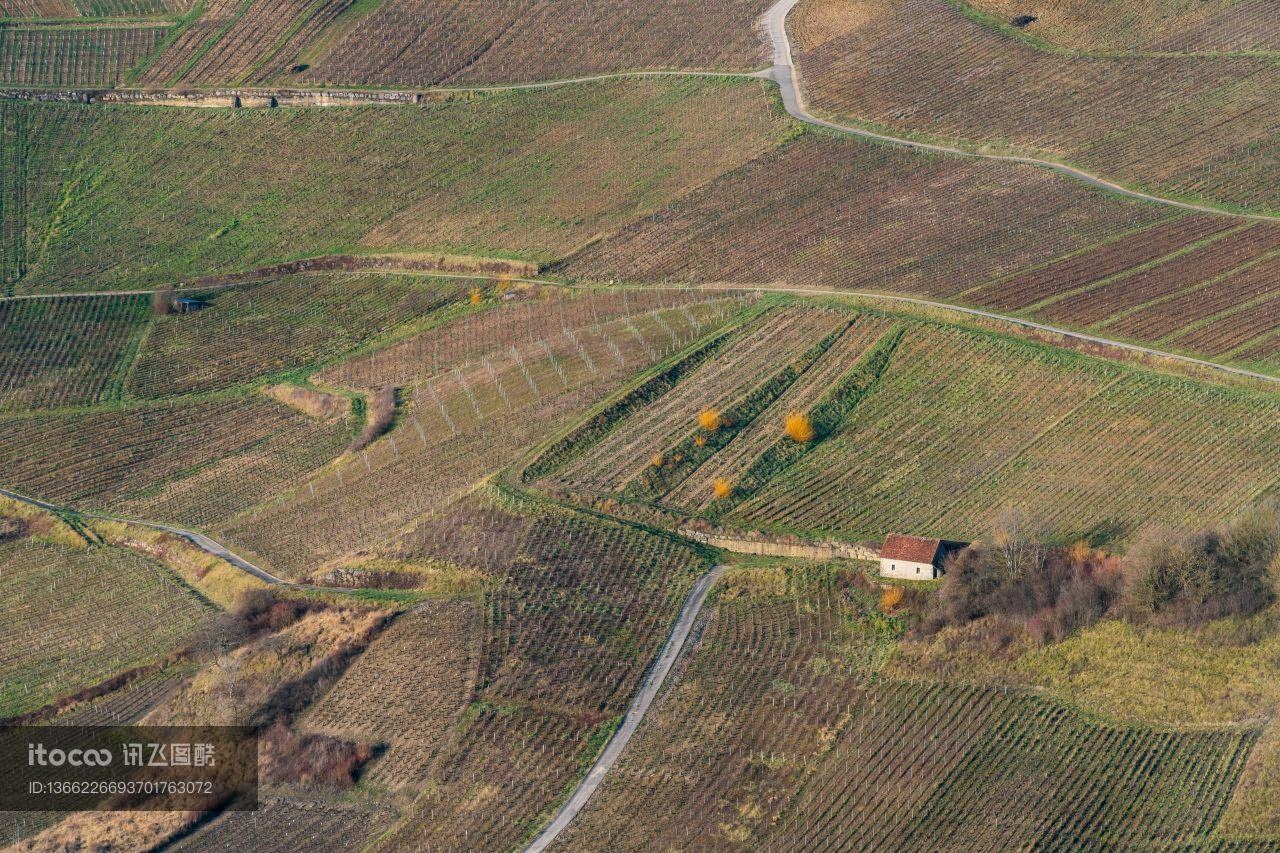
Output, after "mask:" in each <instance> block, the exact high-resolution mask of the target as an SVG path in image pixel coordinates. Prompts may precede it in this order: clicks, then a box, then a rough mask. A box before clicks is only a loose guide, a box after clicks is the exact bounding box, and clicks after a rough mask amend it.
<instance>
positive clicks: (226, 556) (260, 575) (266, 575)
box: [0, 489, 324, 589]
mask: <svg viewBox="0 0 1280 853" xmlns="http://www.w3.org/2000/svg"><path fill="white" fill-rule="evenodd" d="M0 495H3V496H5V497H6V498H10V499H12V500H15V501H20V502H21V503H24V504H28V505H30V506H34V507H38V508H40V509H43V510H48V511H49V512H52V513H57V514H62V513H70V514H72V515H80V516H84V517H85V518H96V519H99V520H101V521H114V522H117V523H119V524H132V525H135V526H137V527H147V528H150V529H151V530H159V531H161V532H163V533H172V534H173V535H174V536H180V537H182V538H183V539H185V540H187V541H188V542H190V543H191V544H192V545H195V546H196V547H197V548H199V549H200V550H201V551H204V552H205V553H206V554H212V555H213V556H215V557H217V558H218V559H220V560H224V561H225V562H228V563H230V564H231V565H233V566H235V567H236V568H237V569H240V570H241V571H243V572H246V573H248V574H250V575H253V576H254V577H255V578H257V579H258V580H260V581H264V582H266V583H269V584H274V585H276V586H291V587H296V588H298V589H324V587H310V586H307V585H306V584H300V583H294V582H293V581H287V580H285V579H284V578H279V577H276V576H275V575H273V574H271V573H270V572H268V571H267V570H266V569H264V568H261V567H260V566H255V565H254V564H253V563H250V562H249V561H248V560H246V559H244V558H243V557H240V556H238V555H236V554H234V553H232V552H231V551H229V550H228V549H227V548H226V547H225V546H223V545H222V544H221V543H219V542H215V541H214V540H212V539H210V538H209V537H208V536H205V535H204V534H203V533H197V532H195V531H194V530H185V529H183V528H181V527H171V526H169V525H167V524H159V523H158V522H154V521H141V520H139V519H136V518H119V517H117V516H114V515H103V514H101V513H96V512H81V511H80V510H75V509H71V508H70V507H64V506H58V505H57V504H51V503H49V502H47V501H42V500H40V499H39V498H33V497H29V496H27V495H23V494H19V493H18V492H13V491H10V490H8V489H0Z"/></svg>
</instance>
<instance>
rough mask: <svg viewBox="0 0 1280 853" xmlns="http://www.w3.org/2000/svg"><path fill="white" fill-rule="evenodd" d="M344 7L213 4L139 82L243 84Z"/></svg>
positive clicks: (329, 0)
mask: <svg viewBox="0 0 1280 853" xmlns="http://www.w3.org/2000/svg"><path fill="white" fill-rule="evenodd" d="M350 5H351V4H350V2H348V0H322V2H319V3H317V2H315V0H283V2H282V1H281V0H275V2H261V0H259V2H249V3H245V2H243V0H214V2H211V3H209V4H208V5H207V6H206V7H204V9H203V14H202V15H201V16H200V18H199V19H198V20H197V21H196V22H195V23H194V24H193V25H191V26H190V27H189V28H187V29H186V30H185V31H184V32H183V33H182V34H181V35H180V36H179V37H178V38H177V39H175V40H174V42H173V43H172V44H171V45H170V46H169V47H168V49H167V50H165V51H164V52H163V53H162V54H161V55H160V56H159V57H158V58H157V59H156V61H155V63H154V64H153V65H152V66H151V67H150V68H148V70H147V73H146V74H145V75H144V81H145V82H148V83H150V84H152V85H157V86H159V85H176V84H180V83H181V84H189V85H211V84H213V85H216V84H219V83H221V84H229V83H240V82H243V81H244V80H246V79H249V78H251V77H254V76H256V75H257V72H258V71H259V69H262V68H264V67H269V68H270V70H271V71H272V72H276V71H278V70H279V68H278V62H277V63H275V64H271V63H272V60H273V59H279V60H280V61H283V59H286V58H288V57H289V56H291V55H292V51H291V50H290V47H291V46H297V45H302V44H305V43H306V42H307V41H308V40H309V39H310V38H312V37H313V36H315V35H316V34H318V33H319V32H320V31H321V30H323V29H324V28H325V27H326V26H327V25H329V24H330V23H332V22H333V20H334V19H335V18H336V17H338V16H339V15H340V14H341V13H342V12H343V11H344V10H345V9H346V8H347V7H348V6H350ZM282 52H284V54H283V56H281V53H282ZM272 76H273V75H272Z"/></svg>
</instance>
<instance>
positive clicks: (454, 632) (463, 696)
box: [302, 600, 480, 790]
mask: <svg viewBox="0 0 1280 853" xmlns="http://www.w3.org/2000/svg"><path fill="white" fill-rule="evenodd" d="M479 628H480V625H479V613H478V612H477V608H476V605H475V603H474V602H472V601H466V600H463V601H449V600H442V601H429V602H427V603H425V604H422V605H419V606H418V607H417V608H415V609H414V610H412V611H410V612H408V613H405V614H404V615H402V616H400V617H399V618H398V619H397V620H396V621H395V622H394V623H393V624H392V626H391V627H390V628H388V629H387V630H386V631H385V632H384V633H383V634H382V635H381V636H380V637H379V638H378V639H377V640H375V641H374V642H373V644H372V645H370V647H369V649H368V650H367V651H365V652H364V653H363V654H362V655H361V656H360V657H359V658H358V659H357V660H356V661H355V662H354V663H353V664H352V665H351V666H350V667H349V668H348V669H347V671H346V672H345V673H343V675H342V678H340V679H338V681H337V683H336V684H334V686H333V688H332V689H331V690H330V691H329V692H328V693H327V694H325V696H324V698H323V699H322V700H321V701H320V702H318V703H316V705H315V706H313V707H312V708H311V709H310V710H309V711H308V712H307V715H306V717H305V719H304V720H303V722H302V727H303V729H304V730H306V731H316V732H321V733H324V734H330V735H335V736H337V737H341V738H345V739H346V740H350V741H356V742H361V743H383V744H387V750H386V752H385V753H383V754H382V755H381V756H380V757H379V758H378V761H377V764H376V765H374V767H373V768H372V769H371V770H370V771H369V772H367V773H366V775H365V779H366V781H368V782H370V783H372V784H375V785H378V786H379V787H387V788H392V789H400V788H409V789H414V790H417V789H419V788H421V787H422V786H424V785H426V784H427V782H428V781H429V779H430V771H431V769H432V764H433V762H435V761H436V760H437V758H438V757H439V755H440V753H441V752H442V751H443V750H445V749H446V748H447V747H448V746H449V736H450V734H451V733H452V731H453V727H454V725H455V723H456V720H457V718H458V716H459V715H460V714H461V713H462V711H463V709H465V708H466V706H467V703H468V702H469V701H470V698H471V690H472V688H473V687H474V683H475V678H476V669H477V666H478V657H479V638H480V635H479Z"/></svg>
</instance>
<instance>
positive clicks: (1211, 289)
mask: <svg viewBox="0 0 1280 853" xmlns="http://www.w3.org/2000/svg"><path fill="white" fill-rule="evenodd" d="M1278 289H1280V258H1270V259H1268V260H1264V261H1262V262H1260V263H1257V264H1255V265H1253V266H1250V267H1248V268H1246V269H1244V270H1241V271H1240V272H1235V273H1231V274H1230V275H1227V276H1225V277H1223V278H1220V279H1218V280H1216V281H1214V282H1213V283H1212V284H1207V285H1206V284H1203V283H1202V284H1200V285H1198V286H1197V287H1195V288H1194V289H1191V290H1188V291H1186V292H1184V293H1182V294H1180V295H1178V296H1175V297H1173V298H1172V299H1166V300H1164V301H1162V302H1155V303H1153V304H1152V305H1151V306H1149V307H1143V308H1141V309H1140V310H1138V311H1135V312H1133V313H1132V314H1127V315H1125V316H1124V317H1121V318H1120V319H1119V320H1117V321H1115V322H1114V323H1108V324H1107V329H1108V330H1110V331H1112V332H1117V333H1119V334H1122V335H1127V336H1129V337H1133V338H1142V339H1144V340H1159V339H1160V338H1163V337H1164V336H1166V335H1169V334H1172V333H1173V332H1175V331H1177V330H1178V329H1180V328H1182V327H1183V326H1185V325H1187V323H1188V320H1189V318H1195V317H1211V316H1213V315H1214V314H1217V313H1219V312H1224V311H1232V310H1234V309H1238V308H1239V306H1241V305H1244V304H1246V303H1248V302H1250V301H1251V300H1253V299H1256V298H1258V297H1260V296H1264V295H1266V294H1268V293H1271V292H1272V291H1275V290H1278ZM1264 304H1265V303H1264ZM1243 313H1247V314H1250V315H1254V314H1255V312H1254V311H1252V310H1249V309H1245V311H1244V312H1243ZM1210 325H1214V324H1212V323H1211V324H1210ZM1263 331H1267V329H1265V328H1264V329H1263Z"/></svg>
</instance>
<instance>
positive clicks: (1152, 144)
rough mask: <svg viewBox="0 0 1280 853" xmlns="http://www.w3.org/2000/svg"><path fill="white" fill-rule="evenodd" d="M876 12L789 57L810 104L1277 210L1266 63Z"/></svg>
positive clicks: (914, 11) (925, 7)
mask: <svg viewBox="0 0 1280 853" xmlns="http://www.w3.org/2000/svg"><path fill="white" fill-rule="evenodd" d="M828 2H833V0H806V3H810V4H818V5H821V4H824V3H828ZM834 2H844V0H834ZM875 8H876V12H875V14H874V15H870V16H868V15H861V16H851V17H850V18H849V20H848V29H847V30H846V31H845V34H844V35H841V36H838V37H833V38H830V39H828V40H827V41H825V42H823V43H822V44H821V45H818V46H815V47H813V48H812V49H803V48H802V49H800V50H799V51H798V52H797V53H796V56H795V60H796V63H797V65H798V67H799V69H800V72H801V78H802V82H803V86H804V89H805V91H806V93H807V99H808V103H809V106H810V107H811V108H812V109H813V110H814V111H815V112H817V113H819V114H823V115H831V116H844V117H849V118H852V119H856V120H863V121H867V122H871V123H873V124H876V125H880V126H885V127H889V128H893V129H895V130H896V131H897V132H899V133H908V134H912V133H914V134H924V135H928V136H930V137H935V138H939V139H942V140H946V141H954V142H956V143H958V144H962V145H968V146H973V147H983V148H999V149H1012V150H1016V151H1023V152H1035V153H1039V154H1041V155H1042V156H1047V157H1050V158H1055V159H1061V160H1066V161H1069V162H1071V163H1072V164H1074V165H1078V166H1081V167H1083V168H1086V169H1089V170H1092V171H1094V172H1097V173H1100V174H1101V175H1102V176H1103V177H1106V178H1110V179H1112V180H1118V181H1121V182H1124V183H1128V184H1134V185H1138V186H1142V187H1148V188H1151V189H1153V190H1156V191H1158V192H1161V193H1166V194H1174V195H1179V196H1188V197H1194V198H1200V199H1204V200H1207V201H1210V202H1213V203H1217V204H1223V205H1233V206H1239V207H1247V208H1252V209H1262V210H1271V211H1274V210H1277V209H1280V192H1278V191H1277V189H1276V188H1277V186H1280V184H1277V182H1276V181H1275V180H1274V179H1271V176H1273V175H1274V174H1275V172H1276V168H1277V165H1280V164H1278V163H1277V154H1276V147H1275V145H1274V130H1275V127H1276V124H1277V121H1280V105H1277V102H1276V100H1275V98H1274V97H1271V95H1270V94H1269V93H1272V92H1274V91H1275V90H1276V87H1277V86H1278V85H1280V69H1278V68H1277V66H1276V64H1275V62H1274V59H1271V58H1268V57H1264V56H1259V57H1249V56H1230V57H1220V58H1212V57H1210V58H1206V57H1186V56H1152V57H1120V58H1113V57H1108V58H1100V57H1086V56H1064V55H1061V54H1056V53H1050V52H1045V51H1041V50H1037V49H1036V48H1034V47H1032V46H1029V45H1027V44H1024V43H1022V42H1020V41H1018V40H1016V39H1011V38H1008V37H1007V36H1006V35H1004V34H1002V33H1000V32H997V31H996V30H994V29H992V28H990V27H988V26H986V25H984V24H981V23H978V22H976V21H973V20H970V19H969V18H966V17H965V16H964V15H963V14H962V13H961V12H960V11H959V10H957V9H956V8H955V7H954V6H952V5H951V4H950V3H948V2H946V0H876V4H875ZM906 22H910V24H909V25H907V24H906ZM1152 80H1159V81H1160V83H1159V92H1160V96H1159V97H1152V96H1151V90H1150V86H1149V85H1146V82H1147V81H1152ZM1120 117H1123V118H1122V119H1121V118H1120Z"/></svg>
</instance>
